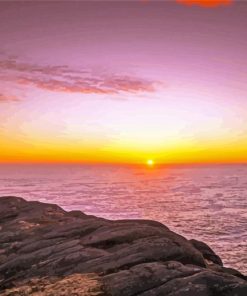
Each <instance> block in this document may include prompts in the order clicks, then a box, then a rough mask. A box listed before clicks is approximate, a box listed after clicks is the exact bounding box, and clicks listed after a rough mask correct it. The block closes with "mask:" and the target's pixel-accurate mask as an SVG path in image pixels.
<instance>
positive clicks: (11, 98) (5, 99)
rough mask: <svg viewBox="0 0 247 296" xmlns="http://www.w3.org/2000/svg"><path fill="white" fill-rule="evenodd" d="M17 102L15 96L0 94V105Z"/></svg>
mask: <svg viewBox="0 0 247 296" xmlns="http://www.w3.org/2000/svg"><path fill="white" fill-rule="evenodd" d="M18 101H19V99H18V98H17V97H16V96H12V95H6V94H2V93H0V103H3V102H18Z"/></svg>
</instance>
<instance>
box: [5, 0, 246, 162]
mask: <svg viewBox="0 0 247 296" xmlns="http://www.w3.org/2000/svg"><path fill="white" fill-rule="evenodd" d="M246 28H247V2H245V1H230V0H171V1H160V2H157V1H151V0H149V1H148V0H146V1H145V0H136V1H119V0H116V1H81V2H76V1H73V2H69V1H67V2H60V1H54V2H46V1H38V2H37V1H36V2H34V1H33V2H32V1H26V2H23V1H16V2H13V1H6V2H4V1H1V2H0V162H2V163H3V162H31V163H33V162H39V163H40V162H41V163H42V162H45V163H47V162H48V163H50V162H68V163H70V162H73V163H74V162H75V163H144V162H146V160H148V159H152V160H153V161H154V162H155V163H165V164H166V163H235V162H237V163H239V162H241V163H242V162H247V83H246V79H247V30H246Z"/></svg>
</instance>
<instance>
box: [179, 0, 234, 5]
mask: <svg viewBox="0 0 247 296" xmlns="http://www.w3.org/2000/svg"><path fill="white" fill-rule="evenodd" d="M176 1H177V2H178V3H181V4H187V5H198V6H202V7H217V6H220V5H229V4H231V3H233V0H176Z"/></svg>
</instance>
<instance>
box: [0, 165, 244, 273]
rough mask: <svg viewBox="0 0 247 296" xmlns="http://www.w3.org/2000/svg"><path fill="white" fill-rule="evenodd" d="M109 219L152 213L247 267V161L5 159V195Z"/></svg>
mask: <svg viewBox="0 0 247 296" xmlns="http://www.w3.org/2000/svg"><path fill="white" fill-rule="evenodd" d="M4 195H12V196H20V197H23V198H25V199H27V200H39V201H42V202H49V203H56V204H58V205H59V206H61V207H62V208H64V209H65V210H68V211H69V210H81V211H83V212H85V213H87V214H92V215H96V216H101V217H104V218H108V219H131V218H135V219H152V220H157V221H160V222H162V223H164V224H165V225H167V226H168V227H169V228H170V229H171V230H173V231H175V232H177V233H179V234H181V235H183V236H185V237H186V238H188V239H190V238H195V239H198V240H202V241H204V242H206V243H207V244H208V245H209V246H210V247H212V248H213V250H214V251H215V252H216V253H217V254H218V255H219V256H220V257H221V258H222V259H223V262H224V265H225V266H229V267H233V268H236V269H238V270H240V271H242V272H243V273H245V274H247V165H218V166H216V165H214V166H210V165H208V166H154V167H153V168H147V167H144V166H125V165H1V166H0V196H4Z"/></svg>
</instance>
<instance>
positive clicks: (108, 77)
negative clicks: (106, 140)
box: [0, 58, 157, 94]
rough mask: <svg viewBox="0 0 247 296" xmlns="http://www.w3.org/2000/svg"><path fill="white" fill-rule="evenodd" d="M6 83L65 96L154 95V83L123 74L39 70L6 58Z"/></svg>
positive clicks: (1, 69) (0, 66)
mask: <svg viewBox="0 0 247 296" xmlns="http://www.w3.org/2000/svg"><path fill="white" fill-rule="evenodd" d="M1 73H2V77H1V78H3V79H4V80H5V81H8V82H14V83H16V84H18V85H21V86H23V85H26V86H35V87H37V88H40V89H43V90H48V91H54V92H67V93H83V94H119V93H122V92H125V93H140V92H154V91H155V85H156V83H157V82H155V81H150V80H147V79H143V78H140V77H134V76H129V75H123V74H111V73H109V74H108V73H97V74H95V73H92V72H90V71H89V70H85V69H83V70H78V69H71V68H69V67H68V66H40V65H35V64H30V63H21V62H18V60H16V59H13V58H9V59H3V60H0V74H1Z"/></svg>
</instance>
